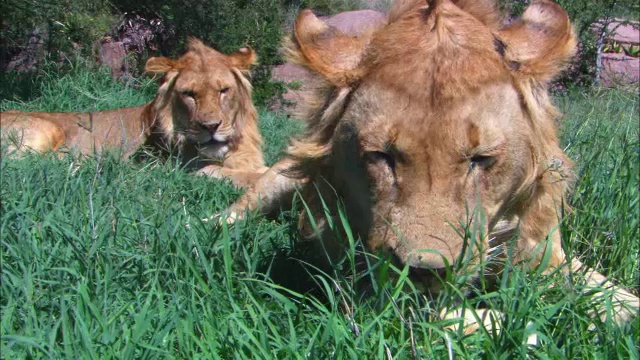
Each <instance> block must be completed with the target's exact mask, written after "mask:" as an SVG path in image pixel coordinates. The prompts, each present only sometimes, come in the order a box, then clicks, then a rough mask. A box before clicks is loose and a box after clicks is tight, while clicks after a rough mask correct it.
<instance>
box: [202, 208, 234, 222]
mask: <svg viewBox="0 0 640 360" xmlns="http://www.w3.org/2000/svg"><path fill="white" fill-rule="evenodd" d="M240 218H241V217H240V215H238V213H236V212H235V211H231V212H228V213H227V212H221V213H217V214H215V215H211V216H209V217H208V218H203V219H202V220H201V221H202V222H205V223H207V222H215V223H217V224H218V225H222V223H226V224H227V225H231V224H233V223H235V222H236V220H239V219H240Z"/></svg>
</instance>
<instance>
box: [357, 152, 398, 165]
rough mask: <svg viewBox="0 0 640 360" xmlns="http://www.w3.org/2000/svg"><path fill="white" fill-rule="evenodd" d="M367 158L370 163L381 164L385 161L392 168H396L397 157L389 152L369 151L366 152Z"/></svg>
mask: <svg viewBox="0 0 640 360" xmlns="http://www.w3.org/2000/svg"><path fill="white" fill-rule="evenodd" d="M364 156H365V160H366V161H367V162H368V163H372V164H379V163H384V164H385V165H386V166H388V167H389V168H390V169H391V170H395V168H396V159H394V158H393V156H392V155H391V154H389V153H386V152H383V151H367V152H366V153H365V154H364Z"/></svg>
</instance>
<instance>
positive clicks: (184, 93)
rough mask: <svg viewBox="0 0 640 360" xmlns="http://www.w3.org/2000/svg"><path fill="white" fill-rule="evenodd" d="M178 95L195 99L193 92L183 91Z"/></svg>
mask: <svg viewBox="0 0 640 360" xmlns="http://www.w3.org/2000/svg"><path fill="white" fill-rule="evenodd" d="M180 93H181V94H182V96H186V97H190V98H194V99H195V97H196V93H195V91H193V90H184V91H181V92H180Z"/></svg>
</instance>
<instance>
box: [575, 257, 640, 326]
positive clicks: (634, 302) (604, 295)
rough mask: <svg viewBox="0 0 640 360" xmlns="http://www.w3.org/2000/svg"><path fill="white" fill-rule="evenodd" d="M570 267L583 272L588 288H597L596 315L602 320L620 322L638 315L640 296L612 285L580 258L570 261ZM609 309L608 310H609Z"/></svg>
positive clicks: (595, 296) (580, 272)
mask: <svg viewBox="0 0 640 360" xmlns="http://www.w3.org/2000/svg"><path fill="white" fill-rule="evenodd" d="M571 269H572V270H573V271H574V272H576V273H579V274H584V276H585V278H586V285H587V288H588V289H593V290H597V293H596V294H594V295H593V296H594V298H595V299H596V300H598V310H597V312H598V313H597V314H594V315H597V316H599V317H600V319H602V320H603V321H614V322H616V323H618V324H622V323H625V322H628V321H630V320H631V319H632V318H634V317H636V316H638V313H639V311H640V298H638V297H637V296H635V295H633V294H632V293H630V292H628V291H627V290H624V289H622V288H620V287H619V286H616V285H614V284H613V283H612V282H611V281H609V280H608V279H607V277H605V276H604V275H602V274H601V273H599V272H597V271H595V270H593V269H592V268H590V267H588V266H586V265H584V264H583V263H582V262H581V261H580V260H578V259H573V260H572V261H571ZM609 310H610V311H609Z"/></svg>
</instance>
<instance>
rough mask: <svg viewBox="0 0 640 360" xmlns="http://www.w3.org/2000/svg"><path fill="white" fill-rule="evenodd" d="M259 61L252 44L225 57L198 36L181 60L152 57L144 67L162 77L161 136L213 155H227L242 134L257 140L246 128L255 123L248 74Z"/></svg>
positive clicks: (158, 104) (158, 99) (158, 108)
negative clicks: (194, 145)
mask: <svg viewBox="0 0 640 360" xmlns="http://www.w3.org/2000/svg"><path fill="white" fill-rule="evenodd" d="M256 61H257V57H256V54H255V52H254V51H253V49H251V48H248V47H247V48H242V49H240V50H238V51H237V52H235V53H233V54H230V55H224V54H221V53H219V52H217V51H216V50H214V49H212V48H209V47H207V46H205V45H204V44H203V43H202V42H201V41H200V40H197V39H190V41H189V44H188V51H187V53H186V54H184V55H183V56H182V57H180V58H179V59H177V60H172V59H169V58H166V57H152V58H150V59H149V60H148V61H147V64H146V66H145V70H146V71H147V72H148V73H150V74H154V75H162V76H163V78H162V82H161V85H160V88H159V89H158V95H157V97H156V99H155V100H154V106H155V111H156V114H157V120H156V121H158V126H159V127H160V129H161V132H162V134H163V135H164V136H166V137H167V140H169V141H171V142H174V143H182V142H188V143H191V144H197V147H198V148H199V152H200V154H202V155H204V156H205V157H211V158H223V157H224V156H225V154H227V152H228V151H230V150H233V149H235V148H237V146H238V143H239V142H240V140H241V137H242V136H246V135H248V136H253V137H256V136H257V137H258V138H259V134H258V133H255V134H254V133H251V134H245V132H244V131H243V128H244V125H245V124H244V122H245V121H253V122H255V121H257V115H256V112H255V108H254V107H253V104H252V102H251V84H250V83H249V81H248V79H247V78H246V75H247V74H248V72H249V69H250V67H251V66H252V65H254V64H255V63H256ZM254 132H255V131H254ZM254 142H256V141H254ZM260 142H261V139H258V140H257V143H258V146H259V144H260Z"/></svg>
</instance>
